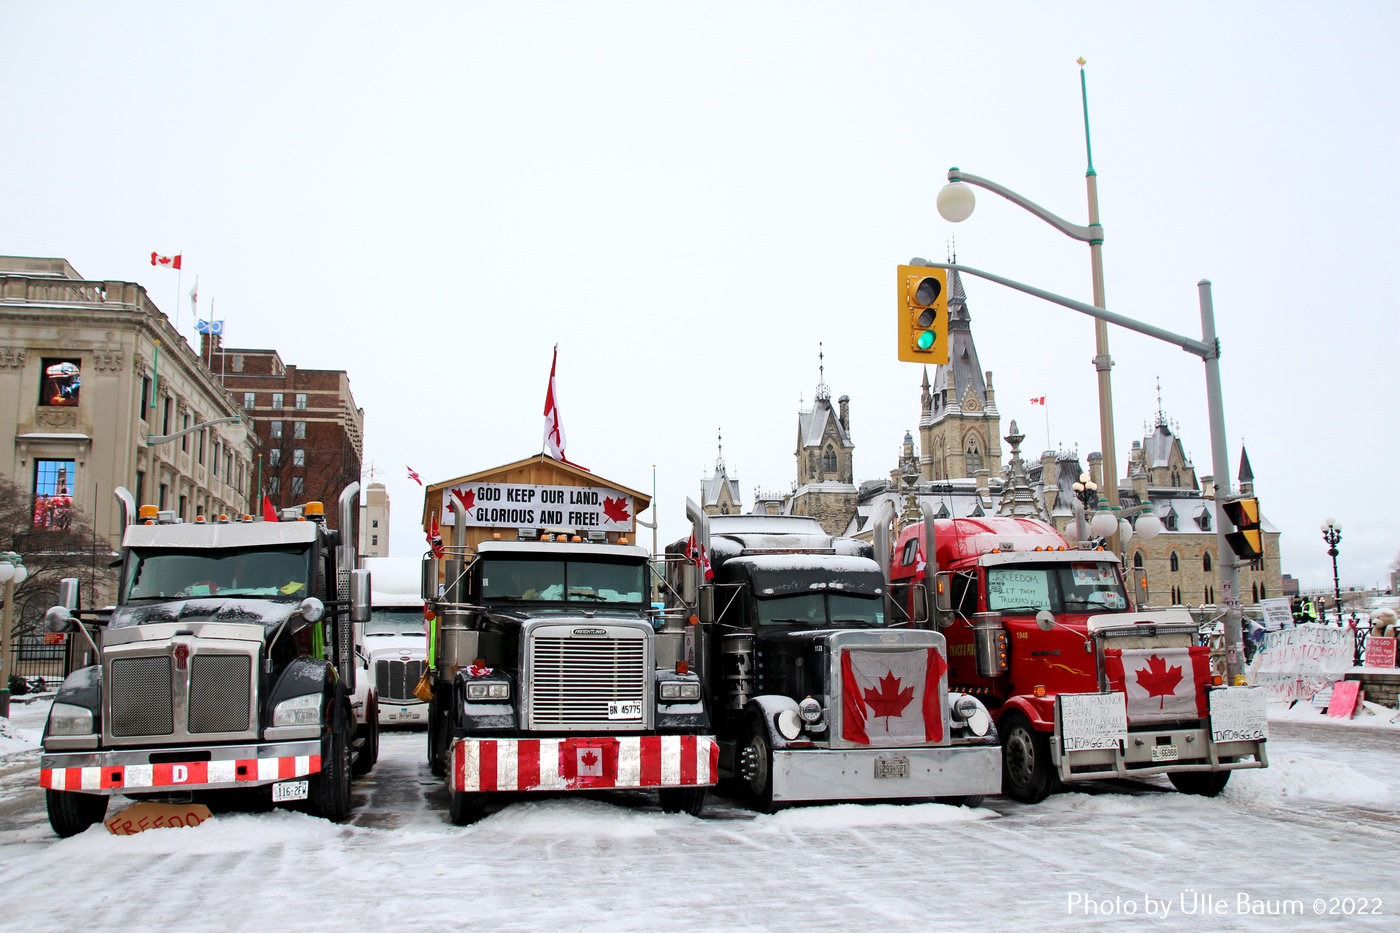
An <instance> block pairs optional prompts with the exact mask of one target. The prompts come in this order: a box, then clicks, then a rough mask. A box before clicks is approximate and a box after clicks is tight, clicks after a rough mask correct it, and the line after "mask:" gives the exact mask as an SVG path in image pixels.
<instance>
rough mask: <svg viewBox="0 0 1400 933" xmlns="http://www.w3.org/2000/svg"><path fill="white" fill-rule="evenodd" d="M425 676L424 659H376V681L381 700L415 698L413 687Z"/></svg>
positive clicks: (416, 699)
mask: <svg viewBox="0 0 1400 933" xmlns="http://www.w3.org/2000/svg"><path fill="white" fill-rule="evenodd" d="M422 676H423V662H422V661H376V662H375V663H374V682H375V686H377V687H378V688H379V698H380V699H381V700H413V701H414V702H417V701H418V698H417V697H416V696H414V695H413V688H414V687H416V686H418V681H419V679H420V678H422Z"/></svg>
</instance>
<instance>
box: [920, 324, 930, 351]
mask: <svg viewBox="0 0 1400 933" xmlns="http://www.w3.org/2000/svg"><path fill="white" fill-rule="evenodd" d="M920 324H923V322H922V321H920ZM923 326H925V327H927V326H928V325H926V324H924V325H923ZM932 346H933V331H931V330H926V331H924V332H923V333H922V334H920V335H919V349H920V350H927V349H929V348H930V347H932Z"/></svg>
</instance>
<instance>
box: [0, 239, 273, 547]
mask: <svg viewBox="0 0 1400 933" xmlns="http://www.w3.org/2000/svg"><path fill="white" fill-rule="evenodd" d="M239 413H240V408H239V406H238V405H237V403H236V402H235V400H234V398H233V396H232V395H230V393H229V392H228V391H227V390H226V389H225V388H224V387H223V386H222V385H221V384H220V383H219V380H218V379H217V377H215V376H214V374H213V373H211V372H210V371H209V369H208V367H206V366H204V365H203V364H202V363H201V361H200V358H199V357H198V356H197V355H196V353H195V351H194V350H193V348H191V347H190V345H189V344H188V343H187V342H186V341H185V339H184V338H183V337H181V336H180V335H179V333H178V332H177V331H176V330H175V328H174V327H172V326H171V324H170V321H169V319H168V318H167V317H166V316H165V314H164V313H162V312H161V310H160V309H159V308H158V307H156V305H155V303H154V302H153V301H151V299H150V296H149V295H148V294H147V293H146V290H145V289H144V288H143V287H142V286H140V285H138V284H136V283H134V282H119V281H97V280H89V279H85V278H83V277H82V276H81V275H79V274H78V272H77V271H76V270H75V269H74V268H73V267H72V266H71V265H70V264H69V263H68V261H67V260H65V259H58V258H33V257H19V256H4V257H0V432H3V434H4V435H6V436H9V437H10V438H11V444H10V449H9V450H8V451H6V452H4V453H3V454H0V472H4V473H5V475H7V476H8V477H9V478H10V479H11V480H13V481H14V482H16V483H17V484H19V485H20V486H21V487H23V488H26V489H29V490H30V491H31V492H32V493H33V495H34V496H35V516H36V521H41V522H61V521H63V520H64V514H65V510H67V509H78V510H80V511H81V512H82V513H83V514H84V515H86V516H87V517H88V518H89V519H90V521H91V522H92V526H93V529H94V530H95V531H96V532H97V533H98V534H101V535H104V536H106V537H107V538H108V539H109V540H110V541H111V542H112V546H113V548H114V549H115V548H116V547H118V546H119V545H120V543H121V535H122V523H121V514H120V509H119V508H118V507H117V505H116V502H115V500H114V499H113V496H112V492H113V489H114V488H115V487H117V486H124V487H126V488H127V489H129V490H130V491H131V492H132V493H133V494H134V495H135V497H136V499H137V502H138V503H140V504H154V505H158V506H159V507H160V508H162V509H168V510H172V511H174V512H176V514H177V515H178V516H179V517H181V518H182V519H184V520H185V521H193V520H194V519H195V518H197V517H198V516H201V515H204V516H210V517H217V516H218V515H220V514H234V513H237V514H242V513H244V512H246V511H248V510H249V507H250V504H251V503H250V498H249V496H250V492H251V483H252V478H251V473H252V465H253V463H254V458H255V454H254V451H255V448H256V441H255V440H254V439H252V438H251V436H249V437H247V438H244V439H242V440H241V441H240V440H238V439H237V434H238V432H237V431H236V430H235V426H234V425H232V424H221V425H214V426H212V427H207V428H204V429H202V430H200V431H197V432H193V433H191V434H188V435H186V436H184V437H182V438H180V439H178V440H174V441H170V442H167V443H163V444H158V445H150V444H148V443H147V436H148V435H157V436H159V435H167V434H172V433H175V432H176V431H179V430H182V429H184V428H187V427H192V426H194V425H198V424H202V423H204V422H206V421H210V420H214V419H217V418H223V417H228V416H231V415H236V414H239ZM5 546H6V547H8V546H9V544H8V543H6V545H5Z"/></svg>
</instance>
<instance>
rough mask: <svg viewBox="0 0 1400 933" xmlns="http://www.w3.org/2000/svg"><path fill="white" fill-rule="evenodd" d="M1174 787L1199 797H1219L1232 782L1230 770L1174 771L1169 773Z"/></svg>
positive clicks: (1168, 777)
mask: <svg viewBox="0 0 1400 933" xmlns="http://www.w3.org/2000/svg"><path fill="white" fill-rule="evenodd" d="M1167 780H1169V781H1171V782H1172V787H1175V788H1176V789H1177V790H1179V791H1181V792H1182V793H1183V794H1195V795H1196V796H1197V797H1217V796H1219V795H1220V792H1221V791H1222V790H1224V789H1225V785H1226V784H1228V783H1230V772H1229V771H1179V772H1178V771H1173V772H1169V773H1168V774H1167Z"/></svg>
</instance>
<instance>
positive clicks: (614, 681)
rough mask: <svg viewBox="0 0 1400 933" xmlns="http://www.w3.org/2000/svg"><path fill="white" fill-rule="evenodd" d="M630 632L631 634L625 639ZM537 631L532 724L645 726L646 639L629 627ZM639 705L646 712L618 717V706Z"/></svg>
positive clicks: (556, 726)
mask: <svg viewBox="0 0 1400 933" xmlns="http://www.w3.org/2000/svg"><path fill="white" fill-rule="evenodd" d="M626 636H630V637H626ZM626 636H624V637H616V636H614V635H610V634H601V635H594V634H589V635H569V636H564V637H554V636H546V635H537V636H535V637H534V638H532V639H531V641H530V664H531V669H530V728H531V729H564V730H570V729H578V728H582V727H595V726H602V727H605V728H608V729H609V730H637V729H643V728H646V725H647V723H648V721H649V720H650V718H651V717H650V710H649V709H648V705H649V704H648V697H647V682H648V675H649V674H650V672H649V671H648V670H647V639H646V638H645V637H637V634H636V633H635V632H634V631H629V632H627V633H626ZM629 703H635V704H637V708H638V709H640V711H641V715H640V716H637V717H629V716H624V715H618V713H619V712H620V711H621V710H620V708H619V707H618V706H617V705H616V704H629Z"/></svg>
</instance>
